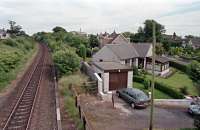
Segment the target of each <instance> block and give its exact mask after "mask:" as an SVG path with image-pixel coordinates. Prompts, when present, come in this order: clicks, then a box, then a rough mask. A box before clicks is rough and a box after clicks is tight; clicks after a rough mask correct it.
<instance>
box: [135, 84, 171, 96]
mask: <svg viewBox="0 0 200 130" xmlns="http://www.w3.org/2000/svg"><path fill="white" fill-rule="evenodd" d="M133 86H134V88H138V89H140V90H142V91H144V92H145V93H148V92H149V90H148V89H145V87H144V85H143V84H141V83H138V82H133ZM154 97H155V99H172V97H170V96H169V95H167V94H165V93H163V92H161V91H159V90H157V89H155V90H154Z"/></svg>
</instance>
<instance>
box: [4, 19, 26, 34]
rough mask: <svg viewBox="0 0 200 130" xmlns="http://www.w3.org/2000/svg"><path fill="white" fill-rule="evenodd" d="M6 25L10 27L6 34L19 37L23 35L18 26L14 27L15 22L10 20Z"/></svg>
mask: <svg viewBox="0 0 200 130" xmlns="http://www.w3.org/2000/svg"><path fill="white" fill-rule="evenodd" d="M8 23H9V25H10V29H8V30H7V32H8V33H10V34H11V35H15V36H19V35H24V34H25V32H24V31H21V29H22V27H21V26H20V25H16V22H15V21H12V20H10V21H9V22H8Z"/></svg>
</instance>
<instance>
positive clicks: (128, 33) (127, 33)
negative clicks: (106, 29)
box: [122, 32, 134, 38]
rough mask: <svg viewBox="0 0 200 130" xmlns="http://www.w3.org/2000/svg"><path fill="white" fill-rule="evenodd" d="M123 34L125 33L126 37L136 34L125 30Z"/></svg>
mask: <svg viewBox="0 0 200 130" xmlns="http://www.w3.org/2000/svg"><path fill="white" fill-rule="evenodd" d="M122 35H123V36H124V37H126V38H130V37H131V35H134V34H133V33H131V32H123V33H122Z"/></svg>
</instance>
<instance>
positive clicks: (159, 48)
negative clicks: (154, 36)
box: [156, 43, 164, 55]
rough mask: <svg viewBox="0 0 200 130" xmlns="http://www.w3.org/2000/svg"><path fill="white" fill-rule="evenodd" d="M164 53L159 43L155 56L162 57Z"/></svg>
mask: <svg viewBox="0 0 200 130" xmlns="http://www.w3.org/2000/svg"><path fill="white" fill-rule="evenodd" d="M163 53H164V48H163V46H162V44H161V43H158V44H156V54H157V55H162V54H163Z"/></svg>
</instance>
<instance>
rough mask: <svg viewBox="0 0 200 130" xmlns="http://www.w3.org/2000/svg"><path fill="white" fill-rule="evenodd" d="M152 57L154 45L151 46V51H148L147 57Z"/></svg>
mask: <svg viewBox="0 0 200 130" xmlns="http://www.w3.org/2000/svg"><path fill="white" fill-rule="evenodd" d="M152 55H153V46H152V44H151V46H150V48H149V51H148V53H147V55H146V57H151V56H152Z"/></svg>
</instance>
